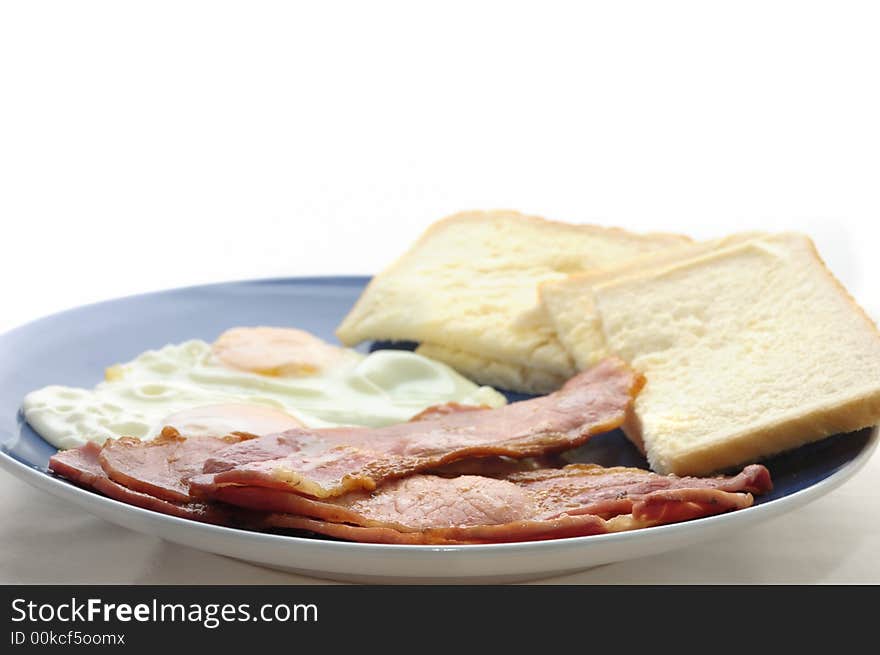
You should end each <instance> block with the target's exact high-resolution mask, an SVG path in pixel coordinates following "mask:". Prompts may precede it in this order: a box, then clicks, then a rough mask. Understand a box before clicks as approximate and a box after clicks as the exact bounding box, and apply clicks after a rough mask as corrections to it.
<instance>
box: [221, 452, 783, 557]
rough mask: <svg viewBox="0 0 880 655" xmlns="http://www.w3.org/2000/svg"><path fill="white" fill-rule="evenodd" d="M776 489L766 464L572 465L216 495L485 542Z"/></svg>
mask: <svg viewBox="0 0 880 655" xmlns="http://www.w3.org/2000/svg"><path fill="white" fill-rule="evenodd" d="M771 488H772V483H771V481H770V474H769V472H768V471H767V469H766V468H765V467H763V466H760V465H752V466H748V467H746V468H745V469H744V470H743V471H742V472H741V473H740V474H739V475H736V476H733V477H715V478H679V477H676V476H662V475H657V474H655V473H651V472H650V471H643V470H641V469H633V468H623V467H615V468H603V467H601V466H596V465H593V464H572V465H569V466H567V467H565V468H563V469H546V470H540V471H534V472H530V473H515V474H512V475H510V476H508V477H507V479H504V480H499V479H494V478H486V477H479V476H469V475H465V476H460V477H457V478H440V477H437V476H432V475H413V476H411V477H408V478H404V479H402V480H396V481H393V482H388V483H386V484H385V485H383V486H382V487H381V488H380V489H379V490H378V491H375V492H374V493H367V492H363V491H356V492H352V493H349V494H346V495H344V496H342V497H339V498H332V499H324V500H316V499H312V498H306V497H304V496H301V495H298V494H294V493H289V492H286V491H280V490H276V489H265V488H259V487H240V486H225V487H217V488H213V489H211V490H210V497H211V498H212V499H214V500H220V501H224V502H226V503H230V504H233V505H237V506H240V507H246V508H250V509H254V510H261V511H267V512H273V513H275V514H273V515H272V516H270V517H269V518H268V519H267V524H268V525H273V526H275V527H287V528H296V529H303V530H310V531H312V532H317V533H321V534H326V535H329V536H334V537H339V538H343V539H351V540H354V541H370V542H380V543H423V544H439V543H482V542H506V541H528V540H537V539H551V538H559V537H563V536H584V535H589V534H600V533H604V532H614V531H621V530H631V529H635V528H639V527H647V526H651V525H660V524H664V523H674V522H678V521H683V520H688V519H693V518H699V517H702V516H710V515H713V514H718V513H721V512H726V511H730V510H733V509H741V508H743V507H748V506H749V505H751V504H752V495H751V494H752V493H756V494H760V493H765V492H767V491H769V490H770V489H771Z"/></svg>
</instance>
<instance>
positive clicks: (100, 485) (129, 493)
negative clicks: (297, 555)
mask: <svg viewBox="0 0 880 655" xmlns="http://www.w3.org/2000/svg"><path fill="white" fill-rule="evenodd" d="M100 453H101V446H99V445H97V444H95V443H92V442H88V443H86V444H85V445H84V446H81V447H80V448H72V449H70V450H62V451H59V452H57V453H55V454H54V455H53V456H52V457H51V458H50V459H49V468H50V469H52V470H53V471H55V473H57V474H58V475H61V476H63V477H65V478H67V479H68V480H72V481H73V482H76V483H77V484H79V485H80V486H83V487H89V488H91V489H94V490H95V491H99V492H100V493H102V494H104V495H105V496H109V497H110V498H113V499H115V500H118V501H121V502H123V503H128V504H129V505H134V506H136V507H142V508H144V509H150V510H153V511H154V512H161V513H162V514H170V515H171V516H177V517H179V518H183V519H193V520H195V521H204V522H206V523H223V524H228V523H230V517H231V514H230V512H228V511H225V510H224V509H223V508H221V507H220V506H218V505H216V504H214V503H205V502H199V501H196V502H188V503H174V502H169V501H167V500H163V499H161V498H157V497H156V496H152V495H150V494H147V493H142V492H140V491H135V490H133V489H129V488H128V487H125V486H123V485H121V484H119V483H117V482H114V481H113V480H111V479H110V478H109V477H107V474H106V473H105V472H104V469H102V468H101V462H100V459H99V456H100Z"/></svg>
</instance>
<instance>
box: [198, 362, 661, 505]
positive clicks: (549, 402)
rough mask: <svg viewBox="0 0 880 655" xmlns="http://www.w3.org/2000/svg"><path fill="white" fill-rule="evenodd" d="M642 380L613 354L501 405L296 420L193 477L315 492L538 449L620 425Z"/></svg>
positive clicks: (205, 483) (229, 451)
mask: <svg viewBox="0 0 880 655" xmlns="http://www.w3.org/2000/svg"><path fill="white" fill-rule="evenodd" d="M643 383H644V381H643V379H642V378H641V376H639V375H638V374H636V373H635V372H633V371H632V369H630V368H629V367H628V366H627V365H626V364H625V363H624V362H623V361H621V360H619V359H616V358H609V359H606V360H604V361H603V362H601V363H599V364H598V365H597V366H595V367H593V368H592V369H590V370H589V371H586V372H584V373H581V374H580V375H578V376H576V377H574V378H572V379H571V380H569V381H568V382H567V383H566V384H565V386H563V387H562V389H560V390H559V391H557V392H555V393H552V394H550V395H548V396H543V397H540V398H533V399H531V400H525V401H522V402H518V403H513V404H510V405H507V406H506V407H501V408H498V409H477V410H473V411H467V412H454V413H450V414H442V415H439V416H434V417H433V418H432V417H428V418H425V419H423V420H420V421H417V422H410V423H401V424H398V425H392V426H388V427H383V428H330V429H319V430H306V429H300V430H290V431H287V432H284V433H282V434H279V435H269V436H265V437H260V438H258V439H253V440H251V441H246V442H243V443H240V444H236V445H234V446H230V447H228V448H226V449H224V450H221V451H220V452H217V453H216V454H215V455H214V456H213V457H211V458H209V459H208V461H207V462H206V463H205V467H204V472H205V474H206V475H202V476H197V477H194V478H193V479H192V480H191V482H192V483H193V484H194V485H198V486H199V488H200V489H203V490H204V489H205V488H207V487H209V486H217V487H219V486H224V485H247V486H259V487H266V488H270V489H271V488H275V489H283V490H287V491H291V492H294V493H298V494H303V495H308V496H313V497H315V498H330V497H334V496H339V495H342V494H344V493H347V492H349V491H352V490H355V489H366V490H373V489H375V488H376V486H377V485H378V484H380V483H382V482H384V481H386V480H393V479H397V478H401V477H404V476H407V475H411V474H413V473H416V472H420V471H425V470H428V469H433V468H436V467H439V466H443V465H446V464H449V463H451V462H455V461H458V460H462V459H469V458H474V457H491V456H507V457H513V458H523V457H533V456H541V455H547V454H549V453H555V452H560V451H563V450H567V449H569V448H574V447H576V446H578V445H580V444H582V443H584V442H585V441H587V440H588V439H589V438H590V437H592V436H593V435H595V434H599V433H602V432H607V431H609V430H612V429H614V428H617V427H618V426H620V425H621V423H622V422H623V420H624V418H625V415H626V411H627V409H628V407H629V406H630V404H631V402H632V399H633V397H634V396H635V394H636V393H638V391H639V389H640V388H641V386H642V384H643Z"/></svg>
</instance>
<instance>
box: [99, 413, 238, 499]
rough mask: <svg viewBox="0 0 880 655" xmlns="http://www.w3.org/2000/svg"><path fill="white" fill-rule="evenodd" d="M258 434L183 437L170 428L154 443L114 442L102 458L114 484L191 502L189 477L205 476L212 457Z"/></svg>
mask: <svg viewBox="0 0 880 655" xmlns="http://www.w3.org/2000/svg"><path fill="white" fill-rule="evenodd" d="M253 438H255V437H254V435H249V434H244V433H235V434H230V435H227V436H225V437H189V438H186V437H183V436H181V435H180V433H179V432H178V431H177V430H175V429H174V428H170V427H166V428H164V429H163V430H162V433H161V434H160V435H159V436H158V437H156V438H155V439H153V440H152V441H141V440H140V439H135V438H133V437H122V438H120V439H110V440H108V441H107V443H106V444H105V445H104V448H103V449H102V450H101V453H100V455H99V457H98V459H99V461H100V463H101V467H102V469H103V470H104V472H105V473H106V475H107V477H109V478H110V479H111V480H113V481H114V482H117V483H119V484H121V485H123V486H125V487H128V488H129V489H133V490H135V491H140V492H143V493H146V494H150V495H151V496H155V497H156V498H161V499H162V500H167V501H170V502H173V503H188V502H191V501H192V500H193V498H192V496H190V495H189V482H188V480H189V478H191V477H192V476H193V475H195V474H197V473H201V471H202V467H203V466H204V464H205V460H206V459H208V457H210V456H211V455H212V454H214V453H215V452H217V451H218V450H221V449H223V448H226V447H228V446H230V445H231V444H237V443H240V442H242V441H246V440H248V439H253Z"/></svg>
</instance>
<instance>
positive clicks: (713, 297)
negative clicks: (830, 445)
mask: <svg viewBox="0 0 880 655" xmlns="http://www.w3.org/2000/svg"><path fill="white" fill-rule="evenodd" d="M592 291H593V295H594V300H595V303H596V307H597V309H598V311H599V315H600V316H601V321H602V329H603V331H604V334H605V339H606V342H607V347H608V349H609V350H610V351H611V352H614V353H617V354H618V355H620V356H621V357H623V358H624V359H626V360H628V361H629V362H631V364H632V365H633V366H634V367H635V368H636V369H637V370H639V371H640V372H642V373H644V375H645V377H646V379H647V383H646V385H645V388H644V389H643V390H642V392H641V394H640V395H639V397H638V398H637V399H636V402H635V406H634V414H633V416H632V420H630V421H628V424H627V425H626V426H625V429H626V431H627V434H628V435H629V436H630V438H631V439H632V440H633V441H634V442H635V443H637V444H642V445H643V448H644V450H645V451H646V454H647V456H648V460H649V462H650V463H651V466H652V468H653V469H654V470H656V471H658V472H661V473H675V474H679V475H705V474H708V473H711V472H713V471H717V470H721V469H725V468H729V467H733V466H738V465H740V464H744V463H748V462H754V461H756V460H760V459H762V458H764V457H767V456H769V455H773V454H775V453H778V452H781V451H784V450H788V449H791V448H795V447H797V446H800V445H803V444H806V443H808V442H812V441H816V440H819V439H822V438H824V437H826V436H829V435H831V434H836V433H840V432H850V431H853V430H857V429H859V428H863V427H867V426H869V425H873V424H875V423H877V422H878V421H880V334H878V332H877V329H876V327H875V325H874V324H873V322H872V321H871V320H870V319H869V318H868V317H867V315H866V314H865V313H864V312H863V311H862V310H861V309H860V308H859V307H858V305H856V303H855V302H854V300H853V299H852V298H851V297H850V296H849V295H848V293H847V292H846V290H845V289H844V288H843V287H842V286H841V285H840V283H839V282H837V280H836V279H835V278H834V277H833V276H832V275H831V273H830V272H829V271H828V269H827V268H826V267H825V265H824V263H823V262H822V260H821V259H820V258H819V255H818V254H817V252H816V250H815V248H814V246H813V244H812V242H811V241H810V239H809V238H807V237H806V236H803V235H800V234H793V233H787V234H778V235H772V236H766V237H763V238H759V239H753V240H749V241H746V242H745V243H742V244H739V245H736V246H733V247H729V248H723V249H720V250H716V251H712V252H709V253H706V254H704V255H702V256H697V257H694V258H691V259H687V260H684V261H681V262H679V263H677V264H675V265H670V266H667V267H662V268H659V269H655V270H653V271H649V272H647V273H644V274H640V275H633V276H629V277H625V278H622V279H618V280H613V281H609V282H607V283H604V284H597V285H594V286H593V287H592Z"/></svg>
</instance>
